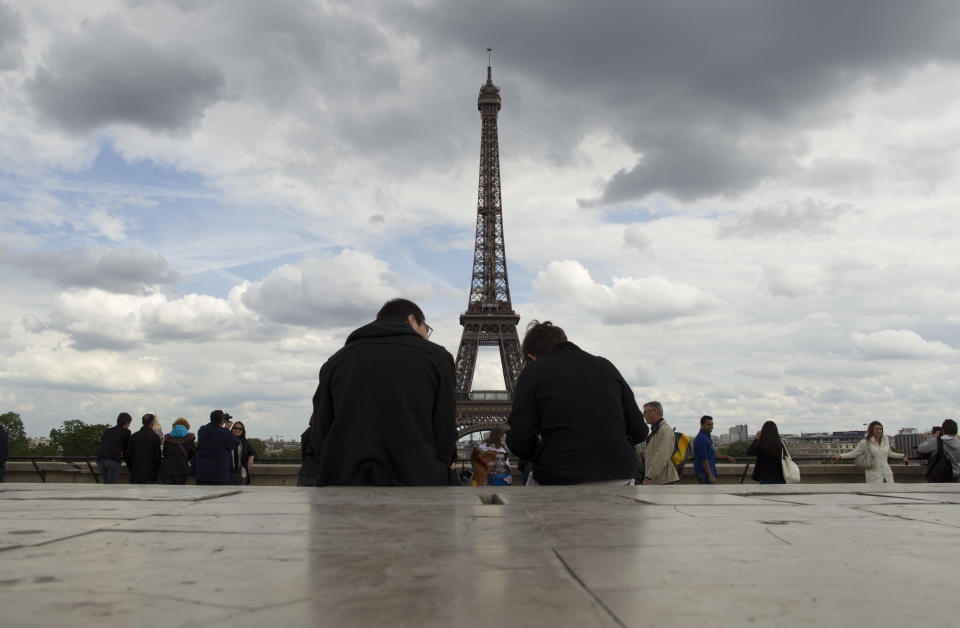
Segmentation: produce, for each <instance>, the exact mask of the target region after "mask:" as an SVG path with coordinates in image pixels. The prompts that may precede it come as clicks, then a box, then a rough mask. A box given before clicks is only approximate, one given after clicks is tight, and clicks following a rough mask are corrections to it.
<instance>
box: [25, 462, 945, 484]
mask: <svg viewBox="0 0 960 628" xmlns="http://www.w3.org/2000/svg"><path fill="white" fill-rule="evenodd" d="M37 466H38V467H39V468H40V470H42V471H43V472H44V476H45V480H46V482H47V483H50V484H73V483H79V484H83V483H86V484H90V483H93V482H95V481H96V480H95V479H94V477H93V475H91V473H90V469H89V467H88V466H87V465H86V463H83V462H77V463H72V464H71V463H66V462H38V463H37ZM92 466H93V469H94V470H96V468H97V466H96V465H95V464H93V465H92ZM744 466H746V465H745V464H718V465H717V479H718V481H719V482H720V483H721V484H737V483H739V482H740V477H741V476H742V475H743V468H744ZM892 468H893V474H894V479H895V480H896V481H897V482H926V478H925V477H924V472H925V471H926V467H924V466H922V465H917V464H911V465H909V466H904V465H902V464H895V465H892ZM299 469H300V467H299V465H294V464H262V465H256V466H254V469H253V473H252V476H251V477H252V484H256V485H260V486H296V485H297V472H298V471H299ZM751 471H752V468H751V470H750V471H748V472H747V476H746V478H745V479H744V484H752V483H753V481H752V480H751V479H750V472H751ZM800 476H801V479H802V481H801V483H802V484H838V483H844V484H846V483H857V482H863V481H864V477H863V470H862V469H858V468H857V467H855V466H854V465H852V464H817V463H814V464H801V465H800ZM6 481H7V482H42V481H44V480H43V479H41V477H40V473H38V471H37V469H36V468H34V466H33V464H31V463H30V462H21V461H16V462H7V471H6ZM120 482H121V483H124V484H125V483H127V469H126V467H123V468H122V470H121V472H120ZM187 482H189V483H191V484H192V483H193V479H192V478H187ZM514 482H515V483H517V484H519V482H520V476H519V475H514ZM696 482H697V480H696V478H695V477H694V474H693V468H692V467H691V466H690V465H687V467H686V468H684V470H683V473H682V474H681V476H680V483H681V484H696Z"/></svg>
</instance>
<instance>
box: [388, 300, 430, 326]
mask: <svg viewBox="0 0 960 628" xmlns="http://www.w3.org/2000/svg"><path fill="white" fill-rule="evenodd" d="M411 314H412V315H413V320H415V321H416V322H417V324H418V325H420V324H422V323H423V322H424V320H425V318H426V317H424V315H423V310H421V309H420V306H418V305H417V304H416V303H414V302H413V301H409V300H407V299H393V300H391V301H387V302H386V303H384V304H383V307H382V308H380V311H379V312H377V320H380V319H382V318H399V319H400V320H402V321H405V320H407V317H408V316H410V315H411Z"/></svg>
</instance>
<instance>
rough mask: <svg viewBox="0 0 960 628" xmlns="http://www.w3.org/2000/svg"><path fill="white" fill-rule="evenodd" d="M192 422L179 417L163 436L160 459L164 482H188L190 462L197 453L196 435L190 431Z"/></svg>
mask: <svg viewBox="0 0 960 628" xmlns="http://www.w3.org/2000/svg"><path fill="white" fill-rule="evenodd" d="M189 430H190V422H189V421H187V420H186V419H184V418H179V419H177V420H176V421H174V422H173V429H171V430H170V433H169V434H167V435H166V436H164V437H163V460H161V461H160V482H161V483H162V484H186V483H187V474H189V473H190V462H191V461H192V460H193V457H194V456H195V455H196V453H197V446H196V442H195V441H196V437H195V436H194V435H193V434H191V433H190V432H189Z"/></svg>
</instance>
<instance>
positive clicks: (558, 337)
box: [520, 320, 567, 359]
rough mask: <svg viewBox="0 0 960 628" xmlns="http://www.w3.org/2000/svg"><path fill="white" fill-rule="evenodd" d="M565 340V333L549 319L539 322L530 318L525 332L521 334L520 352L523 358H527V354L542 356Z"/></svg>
mask: <svg viewBox="0 0 960 628" xmlns="http://www.w3.org/2000/svg"><path fill="white" fill-rule="evenodd" d="M566 341H567V335H566V334H565V333H563V330H562V329H560V328H559V327H557V326H556V325H554V324H553V323H551V322H550V321H544V322H542V323H541V322H540V321H538V320H532V321H530V324H529V325H527V333H526V334H525V335H524V336H523V346H521V347H520V352H521V353H523V357H524V359H529V358H527V356H528V355H533V356H536V357H538V358H542V357H543V356H545V355H547V354H548V353H550V352H552V351H554V350H555V349H556V348H557V347H559V346H560V344H561V343H564V342H566Z"/></svg>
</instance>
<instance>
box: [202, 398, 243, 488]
mask: <svg viewBox="0 0 960 628" xmlns="http://www.w3.org/2000/svg"><path fill="white" fill-rule="evenodd" d="M223 421H224V418H223V410H214V411H213V412H211V413H210V422H209V423H207V424H206V425H204V426H203V427H201V428H200V429H199V430H197V456H196V459H195V461H194V463H193V475H194V477H196V478H197V484H229V483H230V462H231V456H230V452H231V451H233V450H234V449H236V448H237V447H239V446H240V439H239V438H237V437H236V436H234V435H233V434H231V433H230V432H229V430H226V429H224V428H223Z"/></svg>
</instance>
